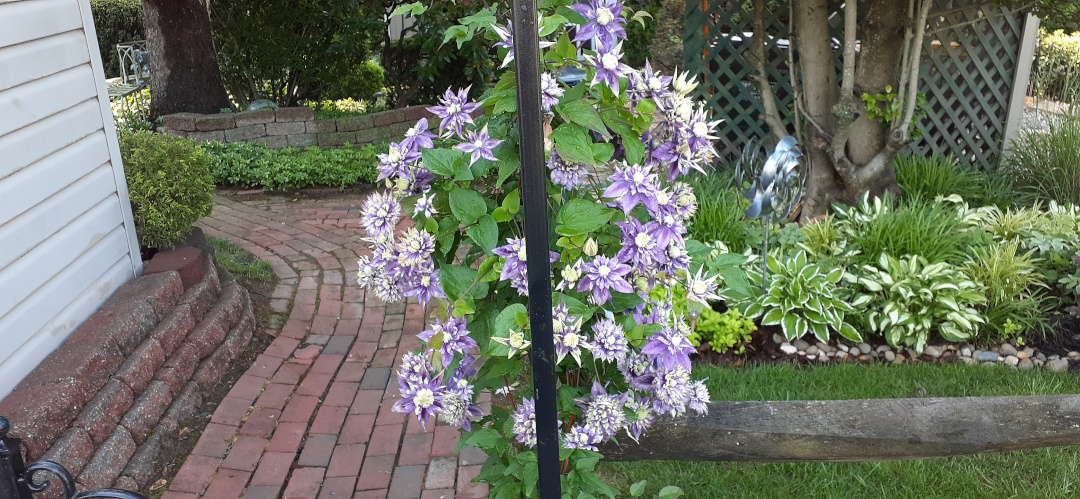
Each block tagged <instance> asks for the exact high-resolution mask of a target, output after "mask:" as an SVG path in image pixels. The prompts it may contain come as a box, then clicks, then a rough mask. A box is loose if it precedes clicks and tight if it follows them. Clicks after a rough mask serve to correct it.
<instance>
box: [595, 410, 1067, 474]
mask: <svg viewBox="0 0 1080 499" xmlns="http://www.w3.org/2000/svg"><path fill="white" fill-rule="evenodd" d="M1078 444H1080V395H1045V396H1021V397H963V398H910V399H862V400H823V401H786V402H769V401H750V402H712V403H710V404H709V413H708V415H705V416H699V415H697V414H696V413H692V412H691V413H688V414H684V415H683V416H679V417H675V418H672V417H659V418H657V421H656V423H655V424H653V426H652V427H651V428H650V429H649V431H648V433H647V434H645V435H642V437H641V444H640V445H638V444H636V443H634V442H633V441H632V440H630V439H628V438H626V437H625V436H620V438H619V443H618V444H615V443H612V442H609V443H608V444H606V445H604V446H602V447H601V448H600V451H601V452H602V453H603V454H604V458H605V459H606V460H610V461H644V460H677V461H759V462H763V461H774V462H859V461H896V460H904V459H923V458H936V457H951V456H966V455H973V454H981V453H987V452H1003V451H1014V450H1024V449H1036V448H1042V447H1057V446H1063V445H1078Z"/></svg>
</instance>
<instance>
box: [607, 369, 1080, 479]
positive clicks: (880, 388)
mask: <svg viewBox="0 0 1080 499" xmlns="http://www.w3.org/2000/svg"><path fill="white" fill-rule="evenodd" d="M694 374H695V377H708V378H709V379H708V381H707V382H706V384H707V385H708V386H709V391H710V393H711V395H712V398H713V400H832V399H853V398H904V397H911V396H913V394H914V391H915V389H916V388H917V387H920V386H921V387H923V388H925V389H926V391H927V393H928V394H929V395H930V396H932V397H962V396H998V395H1053V394H1072V393H1080V380H1078V379H1077V377H1076V375H1075V374H1071V373H1052V372H1048V371H1043V370H1039V371H1030V372H1019V371H1013V370H1010V369H1008V368H1003V367H984V366H972V367H968V366H964V365H962V364H948V365H930V364H915V365H905V366H882V365H856V364H840V365H835V366H828V367H816V366H815V367H799V366H792V365H766V366H761V365H756V366H749V367H744V368H736V369H732V368H719V367H712V366H695V368H694ZM599 469H600V473H601V475H602V476H603V477H604V478H605V479H606V480H607V481H608V483H610V484H612V485H613V486H615V487H616V488H618V489H619V490H621V491H623V493H624V494H625V493H626V491H628V490H629V487H630V484H633V483H635V482H638V481H641V480H648V486H647V488H646V492H645V494H644V496H643V497H656V495H657V493H658V492H659V490H660V488H662V487H663V486H666V485H677V486H679V487H681V488H682V489H683V490H684V491H686V492H687V495H686V497H693V498H698V497H701V498H711V497H858V498H862V497H904V498H907V497H910V498H924V497H994V498H998V497H1040V498H1044V497H1074V496H1076V494H1078V493H1080V486H1078V485H1077V478H1076V477H1077V472H1080V446H1072V447H1058V448H1049V449H1038V450H1031V451H1020V452H1010V453H1002V454H983V455H980V456H971V457H961V458H949V459H923V460H914V461H897V462H881V463H707V462H676V461H643V462H638V463H602V465H601V466H600V468H599Z"/></svg>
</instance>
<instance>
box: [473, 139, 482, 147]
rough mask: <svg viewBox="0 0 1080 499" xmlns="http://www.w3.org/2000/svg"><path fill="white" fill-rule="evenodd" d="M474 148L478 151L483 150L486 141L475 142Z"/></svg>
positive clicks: (477, 140) (478, 140)
mask: <svg viewBox="0 0 1080 499" xmlns="http://www.w3.org/2000/svg"><path fill="white" fill-rule="evenodd" d="M473 146H476V148H477V149H483V148H484V139H476V142H473Z"/></svg>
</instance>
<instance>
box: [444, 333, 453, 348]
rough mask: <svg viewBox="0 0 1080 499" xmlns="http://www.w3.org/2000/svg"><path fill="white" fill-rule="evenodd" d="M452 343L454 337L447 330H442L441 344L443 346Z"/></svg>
mask: <svg viewBox="0 0 1080 499" xmlns="http://www.w3.org/2000/svg"><path fill="white" fill-rule="evenodd" d="M452 341H454V335H453V334H452V333H451V332H450V331H449V330H443V333H442V342H443V344H444V345H445V344H447V343H450V342H452Z"/></svg>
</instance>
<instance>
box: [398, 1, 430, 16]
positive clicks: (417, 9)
mask: <svg viewBox="0 0 1080 499" xmlns="http://www.w3.org/2000/svg"><path fill="white" fill-rule="evenodd" d="M425 11H427V7H425V6H424V4H422V3H420V2H413V3H407V4H405V5H402V6H400V7H398V8H396V9H394V11H393V12H391V13H390V16H389V17H397V16H400V15H402V14H404V13H406V12H408V13H409V14H410V15H414V16H418V15H420V14H423V13H424V12H425Z"/></svg>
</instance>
